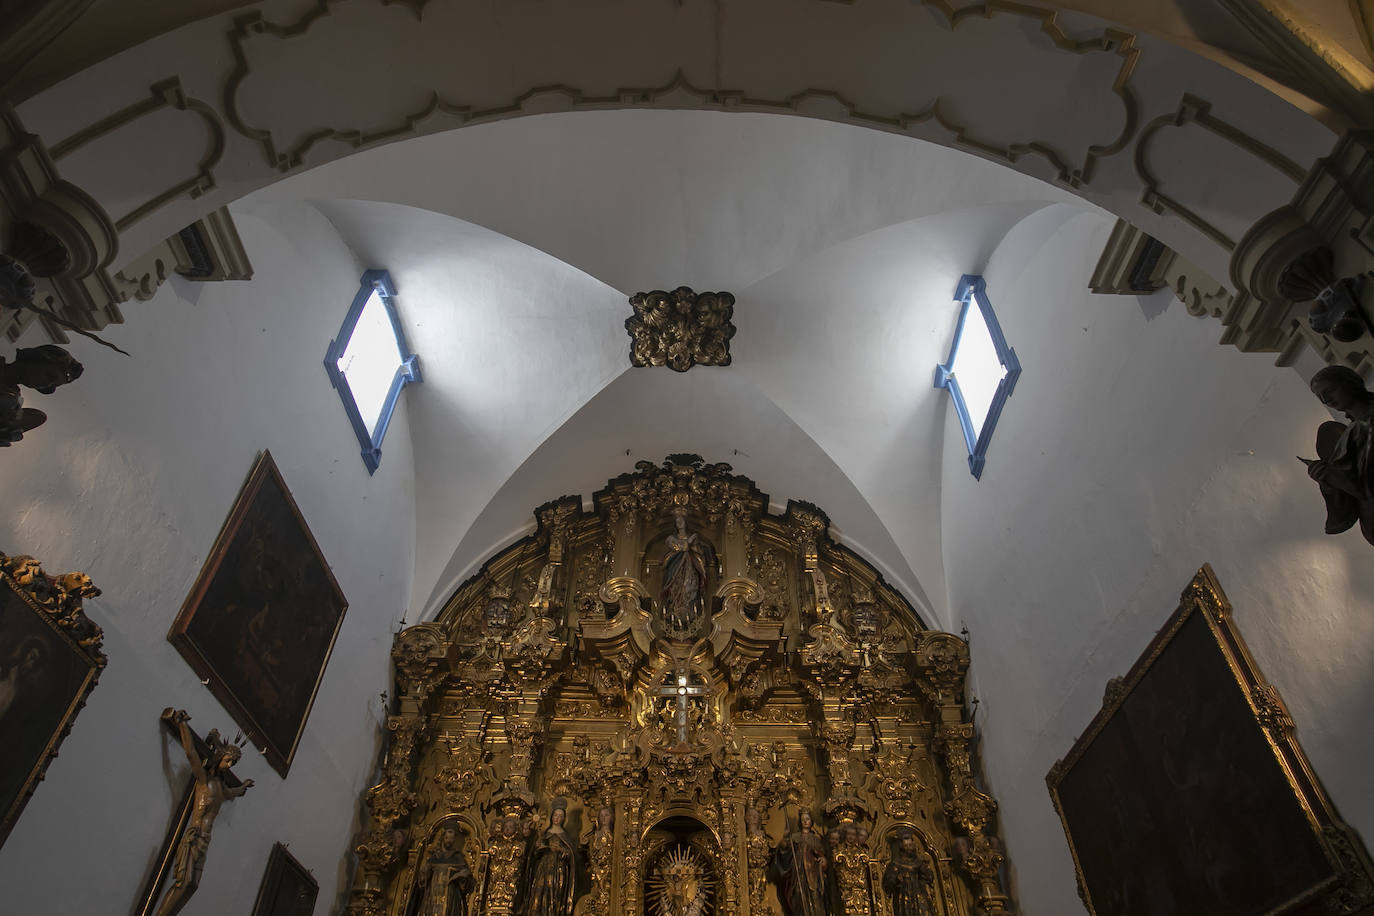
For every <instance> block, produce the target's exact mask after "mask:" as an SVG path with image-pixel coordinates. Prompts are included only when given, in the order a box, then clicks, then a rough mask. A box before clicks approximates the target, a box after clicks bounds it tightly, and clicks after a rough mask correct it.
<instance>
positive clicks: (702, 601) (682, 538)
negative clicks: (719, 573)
mask: <svg viewBox="0 0 1374 916" xmlns="http://www.w3.org/2000/svg"><path fill="white" fill-rule="evenodd" d="M673 521H674V524H675V525H676V526H677V530H676V532H675V533H674V534H670V535H668V549H667V552H666V553H665V554H664V557H663V588H662V589H661V590H660V593H659V599H660V600H661V601H662V603H663V624H664V628H665V629H666V630H667V632H668V635H669V636H671V637H673V638H675V639H685V638H687V637H689V636H692V635H693V634H695V633H696V631H697V627H698V625H699V624H700V623H701V620H702V618H703V617H705V616H706V570H707V569H708V568H709V563H710V562H714V557H713V554H714V551H712V550H711V545H710V544H707V543H706V542H705V541H703V540H701V538H699V537H697V535H696V534H695V533H692V534H688V533H687V518H686V516H683V515H678V516H676V517H675V518H674V520H673Z"/></svg>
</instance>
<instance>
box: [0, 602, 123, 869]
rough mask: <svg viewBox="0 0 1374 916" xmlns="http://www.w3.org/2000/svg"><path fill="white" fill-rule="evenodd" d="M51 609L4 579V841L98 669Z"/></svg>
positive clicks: (0, 715)
mask: <svg viewBox="0 0 1374 916" xmlns="http://www.w3.org/2000/svg"><path fill="white" fill-rule="evenodd" d="M96 658H97V654H96V653H93V652H91V651H83V649H82V648H81V647H79V646H78V645H77V644H76V642H75V641H74V640H73V639H72V638H71V636H69V635H68V634H67V633H65V632H63V631H62V630H61V629H59V628H58V627H57V626H56V625H55V624H54V623H53V621H52V620H51V619H50V617H49V615H48V614H47V613H45V612H43V611H42V610H40V609H39V608H38V607H37V606H36V605H35V604H34V602H33V601H32V599H30V598H29V597H28V596H27V595H26V594H24V593H23V592H21V591H19V590H17V589H16V587H15V586H14V584H13V582H12V581H11V580H10V579H9V578H8V577H5V578H4V579H3V585H0V842H3V841H4V838H5V837H6V836H8V834H9V832H10V829H11V828H12V827H13V826H14V822H15V821H16V820H17V819H18V817H19V813H20V811H22V810H23V807H24V804H25V803H26V802H27V801H28V797H29V795H30V794H32V792H33V790H34V788H35V786H36V785H37V782H38V780H39V779H41V778H42V775H43V770H44V769H45V768H46V766H47V763H48V761H49V759H50V758H51V757H52V756H55V755H56V752H57V746H58V744H59V743H60V742H61V740H62V737H63V736H64V735H65V733H66V732H67V730H68V729H69V728H70V727H71V723H72V720H73V719H74V718H75V717H76V714H77V712H78V711H79V710H80V708H81V705H82V704H83V703H84V702H85V698H86V695H87V693H89V692H90V690H91V688H93V687H94V686H95V680H96V678H97V677H98V675H99V671H100V668H99V665H98V664H97V661H96Z"/></svg>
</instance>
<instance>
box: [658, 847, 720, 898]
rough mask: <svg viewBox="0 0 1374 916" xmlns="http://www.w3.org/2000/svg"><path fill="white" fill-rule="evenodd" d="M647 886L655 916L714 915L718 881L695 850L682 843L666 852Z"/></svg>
mask: <svg viewBox="0 0 1374 916" xmlns="http://www.w3.org/2000/svg"><path fill="white" fill-rule="evenodd" d="M645 883H646V885H647V887H646V890H648V892H649V900H648V903H649V910H650V912H651V914H652V916H710V913H711V910H712V906H711V902H712V898H711V891H712V888H713V887H714V886H715V880H714V878H713V876H712V872H711V866H710V864H709V863H708V862H707V861H706V859H705V858H704V857H703V856H702V854H701V853H700V852H698V851H697V849H696V848H695V847H693V846H691V845H689V844H686V843H678V844H677V845H676V846H675V847H673V848H672V849H670V850H668V851H666V852H665V853H664V855H663V857H662V858H661V859H659V861H658V864H657V866H656V867H655V868H654V871H653V874H652V875H651V876H650V877H649V880H648V881H647V882H645Z"/></svg>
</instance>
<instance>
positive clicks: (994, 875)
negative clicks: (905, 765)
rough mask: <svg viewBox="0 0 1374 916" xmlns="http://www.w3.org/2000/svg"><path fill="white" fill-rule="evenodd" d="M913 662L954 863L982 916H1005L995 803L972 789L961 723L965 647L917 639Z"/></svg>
mask: <svg viewBox="0 0 1374 916" xmlns="http://www.w3.org/2000/svg"><path fill="white" fill-rule="evenodd" d="M915 662H916V682H917V685H918V686H919V687H920V688H921V689H922V691H923V692H925V693H926V695H927V696H928V697H929V698H930V700H931V702H932V704H933V706H934V708H935V713H936V716H937V719H936V724H935V741H934V746H935V751H936V753H937V754H938V755H939V756H940V759H941V761H942V762H943V764H944V771H945V777H946V778H947V779H948V780H949V788H950V794H949V798H948V800H947V801H946V802H945V814H946V815H947V816H948V817H949V819H950V822H951V823H952V824H953V825H954V827H955V830H956V833H961V834H962V836H957V837H956V839H955V860H956V862H957V863H958V865H959V868H960V869H961V870H962V871H963V872H964V874H965V876H967V878H968V879H969V882H970V885H971V886H972V888H973V890H974V893H975V896H976V898H977V903H978V910H979V912H980V913H981V914H982V916H1008V914H1009V913H1010V911H1009V910H1008V908H1007V907H1008V903H1009V901H1010V898H1009V897H1008V896H1007V895H1006V893H1005V892H1004V891H1003V889H1002V884H1001V879H1000V877H999V875H998V872H999V870H1000V869H1001V867H1002V862H1003V855H1002V851H1001V850H1002V845H1001V842H1000V841H999V840H998V838H997V836H996V835H995V833H994V832H993V830H992V828H991V821H992V816H993V814H994V813H996V811H997V802H996V800H995V799H993V798H992V796H990V795H987V794H985V793H983V792H980V791H979V790H978V787H977V785H976V784H975V780H974V776H973V763H972V759H971V752H970V749H969V742H971V741H972V740H973V725H972V724H970V723H966V722H965V721H964V704H963V689H964V678H965V676H966V674H967V673H968V666H969V651H968V646H967V645H966V644H965V643H964V641H963V640H962V639H960V638H959V637H957V636H954V635H952V634H950V633H923V634H921V637H920V640H919V643H918V644H917V647H916V653H915Z"/></svg>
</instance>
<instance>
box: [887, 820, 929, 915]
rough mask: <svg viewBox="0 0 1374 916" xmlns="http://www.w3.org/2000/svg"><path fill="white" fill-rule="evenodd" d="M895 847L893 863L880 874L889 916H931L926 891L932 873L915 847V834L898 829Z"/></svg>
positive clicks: (904, 829)
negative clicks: (888, 904)
mask: <svg viewBox="0 0 1374 916" xmlns="http://www.w3.org/2000/svg"><path fill="white" fill-rule="evenodd" d="M894 845H895V848H894V849H893V851H892V861H890V862H888V863H887V868H886V869H884V871H883V892H884V893H886V894H887V896H888V898H889V899H890V900H891V901H892V916H934V910H933V909H932V908H931V905H930V891H929V888H930V885H932V884H934V883H935V872H934V871H932V870H931V868H930V866H929V865H928V864H927V863H926V861H925V859H924V858H923V857H922V856H921V853H920V851H919V850H918V849H917V848H916V834H915V833H914V832H913V831H912V830H911V828H910V827H900V828H898V830H897V843H896V844H894Z"/></svg>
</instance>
